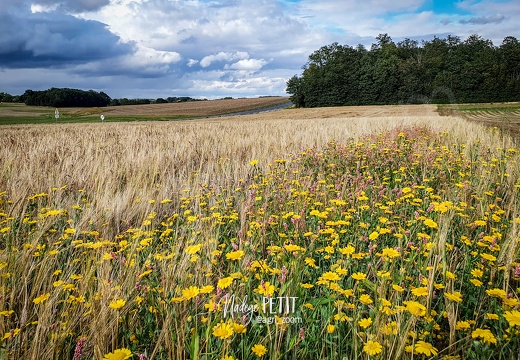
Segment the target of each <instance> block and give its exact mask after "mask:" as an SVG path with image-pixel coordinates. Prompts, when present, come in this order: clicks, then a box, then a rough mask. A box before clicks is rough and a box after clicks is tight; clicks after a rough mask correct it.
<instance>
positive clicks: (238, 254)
mask: <svg viewBox="0 0 520 360" xmlns="http://www.w3.org/2000/svg"><path fill="white" fill-rule="evenodd" d="M245 254H246V253H245V252H244V251H243V250H237V251H231V252H229V253H227V254H226V259H228V260H240V259H242V258H243V257H244V255H245Z"/></svg>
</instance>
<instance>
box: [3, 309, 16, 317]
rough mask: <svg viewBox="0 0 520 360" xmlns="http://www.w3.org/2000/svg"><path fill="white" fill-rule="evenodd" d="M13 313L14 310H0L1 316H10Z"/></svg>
mask: <svg viewBox="0 0 520 360" xmlns="http://www.w3.org/2000/svg"><path fill="white" fill-rule="evenodd" d="M12 313H14V310H4V311H0V316H9V315H11V314H12Z"/></svg>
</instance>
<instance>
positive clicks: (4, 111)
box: [0, 96, 289, 125]
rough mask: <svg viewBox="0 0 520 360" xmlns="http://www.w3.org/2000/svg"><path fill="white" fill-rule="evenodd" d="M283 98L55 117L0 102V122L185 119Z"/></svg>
mask: <svg viewBox="0 0 520 360" xmlns="http://www.w3.org/2000/svg"><path fill="white" fill-rule="evenodd" d="M287 102H289V98H287V97H283V96H269V97H259V98H240V99H221V100H208V101H188V102H179V103H165V104H147V105H121V106H108V107H94V108H60V109H58V111H59V119H58V120H56V118H55V110H56V109H55V108H51V107H47V106H27V105H25V104H23V103H0V125H16V124H53V123H60V124H63V123H87V122H101V118H100V117H101V115H103V116H104V122H129V121H150V120H153V121H172V120H185V119H193V118H205V117H211V116H220V115H223V114H231V113H239V112H242V111H246V110H251V109H262V108H267V107H271V106H276V105H279V104H284V103H287Z"/></svg>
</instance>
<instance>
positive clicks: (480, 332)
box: [471, 329, 497, 344]
mask: <svg viewBox="0 0 520 360" xmlns="http://www.w3.org/2000/svg"><path fill="white" fill-rule="evenodd" d="M471 337H472V338H473V339H477V338H481V339H482V341H484V342H485V343H489V344H496V343H497V339H496V338H495V336H494V335H493V333H492V332H491V331H490V330H488V329H475V330H473V332H472V333H471Z"/></svg>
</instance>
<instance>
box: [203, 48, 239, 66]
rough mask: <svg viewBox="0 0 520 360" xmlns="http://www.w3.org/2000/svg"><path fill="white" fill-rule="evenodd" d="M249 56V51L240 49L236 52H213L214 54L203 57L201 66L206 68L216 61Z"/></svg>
mask: <svg viewBox="0 0 520 360" xmlns="http://www.w3.org/2000/svg"><path fill="white" fill-rule="evenodd" d="M247 58H249V54H248V53H247V52H244V51H238V52H235V53H229V52H224V51H221V52H219V53H218V54H212V55H208V56H205V57H203V58H202V59H201V60H200V66H202V67H203V68H205V67H208V66H210V65H211V64H212V63H214V62H219V61H233V60H236V59H247Z"/></svg>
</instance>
